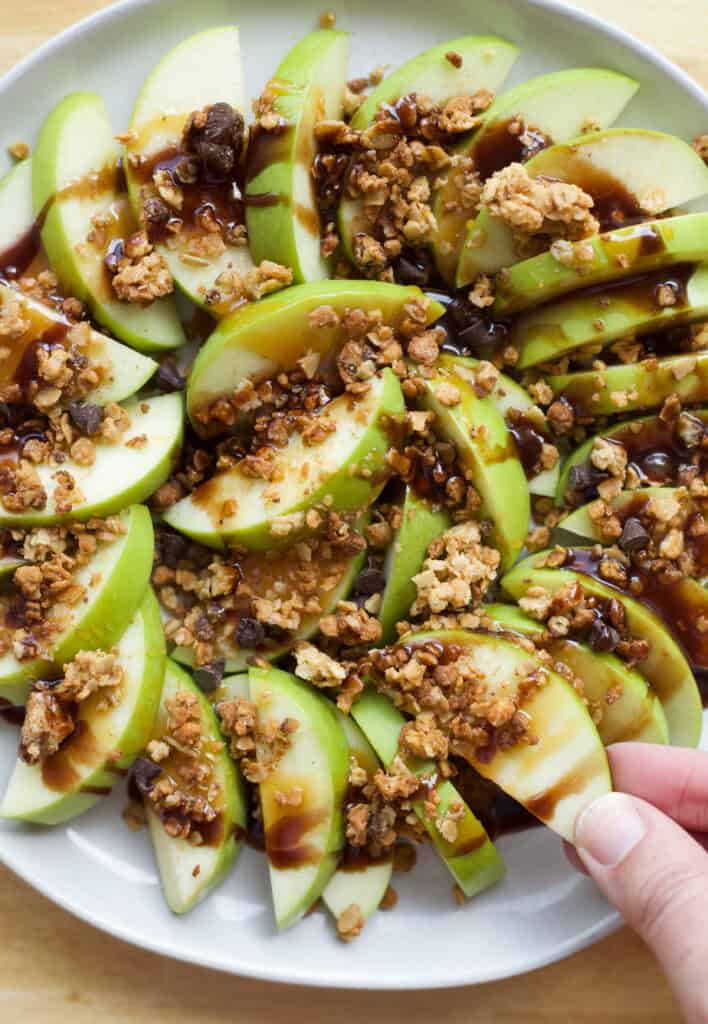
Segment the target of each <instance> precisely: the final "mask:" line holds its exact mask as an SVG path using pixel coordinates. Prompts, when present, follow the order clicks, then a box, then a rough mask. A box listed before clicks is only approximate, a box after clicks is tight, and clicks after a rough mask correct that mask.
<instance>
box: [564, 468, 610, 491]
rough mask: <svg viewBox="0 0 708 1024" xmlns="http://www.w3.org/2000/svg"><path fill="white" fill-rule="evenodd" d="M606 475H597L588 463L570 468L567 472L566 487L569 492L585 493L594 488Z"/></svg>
mask: <svg viewBox="0 0 708 1024" xmlns="http://www.w3.org/2000/svg"><path fill="white" fill-rule="evenodd" d="M606 475H607V474H606V473H598V472H597V470H595V469H594V468H593V467H592V466H591V465H590V463H589V462H581V463H580V464H579V465H577V466H571V467H570V470H569V472H568V486H569V488H570V489H571V491H587V490H589V489H590V488H592V487H595V486H596V485H597V484H598V483H599V482H600V480H602V479H603V477H605V476H606Z"/></svg>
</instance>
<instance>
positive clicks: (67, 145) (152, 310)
mask: <svg viewBox="0 0 708 1024" xmlns="http://www.w3.org/2000/svg"><path fill="white" fill-rule="evenodd" d="M120 154H121V150H120V146H119V145H118V143H117V142H116V140H115V138H114V137H113V129H112V128H111V123H110V120H109V117H108V113H107V111H106V108H105V105H104V103H103V100H102V99H101V98H100V96H96V95H95V94H94V93H89V92H79V93H72V94H71V95H70V96H66V97H65V98H64V99H63V100H61V102H60V103H59V104H58V105H57V106H56V107H55V108H54V110H53V111H52V112H51V113H50V114H49V116H48V117H47V119H46V121H45V122H44V124H43V126H42V130H41V132H40V134H39V139H38V141H37V146H36V148H35V151H34V158H33V160H32V198H33V204H34V212H35V216H37V217H44V224H43V226H42V243H43V244H44V248H45V249H46V252H47V256H48V257H49V262H50V263H51V265H52V269H53V271H54V273H55V274H56V275H57V277H58V278H59V281H60V283H61V284H62V286H63V287H64V288H65V289H66V291H67V292H68V293H69V294H70V295H75V296H76V297H77V298H79V299H81V300H83V301H85V302H87V303H88V305H89V307H90V309H91V314H92V316H93V317H94V319H95V320H97V321H98V323H100V324H102V325H103V326H104V327H105V328H107V329H108V330H109V331H111V333H113V334H115V335H116V337H118V338H120V339H121V340H122V341H125V342H126V343H127V344H129V345H132V346H133V347H134V348H137V349H140V350H143V351H145V352H155V351H160V350H162V349H171V348H176V347H177V346H178V345H181V344H183V342H184V341H185V335H184V331H183V329H182V325H181V323H180V320H179V317H178V316H177V309H176V306H175V304H174V302H173V300H172V298H171V297H165V298H161V299H157V300H156V301H155V302H153V303H151V304H150V305H149V306H144V305H141V304H137V303H129V302H121V301H120V300H119V299H118V297H117V296H116V294H115V292H114V291H113V287H112V285H111V279H110V274H109V273H108V270H107V268H106V265H105V263H104V256H105V255H106V251H107V247H108V245H109V244H110V243H111V242H112V241H114V240H117V239H125V238H128V237H130V235H132V234H133V233H134V232H135V231H136V230H137V223H136V221H135V219H134V217H133V214H132V212H131V210H130V207H129V204H128V198H127V196H126V195H124V194H123V193H122V192H121V190H120V173H119V167H118V161H119V159H120ZM99 219H100V222H101V225H102V226H101V227H100V228H97V226H96V222H97V220H99ZM104 221H105V225H104V223H103V222H104ZM92 239H93V241H92Z"/></svg>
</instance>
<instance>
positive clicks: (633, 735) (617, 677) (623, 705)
mask: <svg viewBox="0 0 708 1024" xmlns="http://www.w3.org/2000/svg"><path fill="white" fill-rule="evenodd" d="M483 611H484V614H485V615H488V616H489V617H490V618H491V619H493V620H494V621H495V622H497V623H498V624H499V626H500V627H501V628H502V629H504V630H510V631H511V632H512V633H520V634H521V635H522V636H530V637H532V638H533V636H534V635H536V634H538V633H543V631H544V627H543V626H542V625H541V623H540V622H536V620H535V619H532V618H530V617H529V616H528V615H525V614H524V613H523V612H522V611H521V609H520V608H517V606H516V605H513V604H491V605H485V606H484V608H483ZM547 650H548V652H549V654H550V655H551V657H552V658H553V659H554V661H556V662H559V661H560V662H563V664H565V665H567V666H568V667H569V668H570V669H571V670H572V671H573V672H574V673H575V675H576V676H578V677H579V678H580V679H582V681H583V690H584V696H585V697H586V699H587V700H589V701H590V702H591V703H592V704H593V705H599V706H600V707H601V709H602V718H601V719H600V721H599V722H598V723H597V731H598V732H599V734H600V739H601V740H602V742H603V743H604V745H605V746H606V747H608V746H609V745H610V744H611V743H623V742H629V741H634V742H640V743H668V742H669V727H668V725H667V723H666V716H665V714H664V709H663V708H662V706H661V701H660V700H659V698H658V697H657V696H656V694H655V693H654V691H653V690H652V689H651V687H650V686H649V684H648V683H647V681H646V679H645V678H644V677H643V676H642V675H641V673H640V672H637V671H636V670H635V669H630V668H627V666H626V665H625V664H624V663H623V662H622V661H621V660H620V658H618V657H617V656H616V655H615V654H601V653H599V652H597V651H593V649H592V648H591V647H589V646H588V645H587V644H581V643H578V642H577V641H575V640H568V639H565V638H563V637H561V638H559V639H558V640H556V641H555V642H554V643H553V644H551V645H550V647H548V648H547ZM609 692H612V693H613V694H615V695H616V694H619V698H618V699H614V700H612V701H611V702H609V703H608V701H607V694H608V693H609Z"/></svg>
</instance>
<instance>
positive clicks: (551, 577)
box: [502, 551, 703, 747]
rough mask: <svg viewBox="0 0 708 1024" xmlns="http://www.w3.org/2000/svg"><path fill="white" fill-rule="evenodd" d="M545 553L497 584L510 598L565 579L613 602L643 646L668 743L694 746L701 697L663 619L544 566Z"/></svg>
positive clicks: (590, 581) (553, 588)
mask: <svg viewBox="0 0 708 1024" xmlns="http://www.w3.org/2000/svg"><path fill="white" fill-rule="evenodd" d="M548 554H549V552H547V551H545V552H540V553H539V554H534V555H530V556H529V557H528V558H525V559H524V560H523V561H522V562H520V563H519V564H518V565H517V566H515V567H514V569H512V571H511V572H510V573H507V575H506V576H505V577H504V578H503V579H502V587H503V588H504V590H505V591H506V592H507V593H508V594H510V595H511V596H512V597H513V598H515V599H516V600H518V599H519V598H520V597H523V596H524V595H525V594H526V593H527V592H528V590H529V588H530V587H534V586H540V587H543V588H544V589H545V590H547V591H548V592H549V593H551V594H555V593H556V592H557V591H558V590H560V588H561V587H562V586H564V585H565V584H566V583H579V584H580V586H581V587H582V589H583V590H584V591H585V592H586V593H588V594H593V595H596V596H597V597H601V598H607V599H609V600H617V601H619V602H620V603H621V604H622V606H623V608H624V611H625V616H626V622H627V629H628V631H629V633H630V634H631V635H632V636H633V637H636V638H637V639H640V640H646V641H647V643H648V645H649V652H648V654H647V657H646V658H645V659H644V661H642V663H641V672H642V675H643V676H644V677H645V679H646V680H647V682H648V683H649V685H650V686H651V687H652V689H653V690H654V692H655V693H656V695H657V697H658V698H659V700H660V701H661V703H662V706H663V708H664V714H665V715H666V721H667V724H668V727H669V736H670V740H671V743H672V744H674V745H676V746H681V747H695V746H697V745H698V741H699V739H700V736H701V728H702V722H703V711H702V707H701V697H700V693H699V692H698V687H697V686H696V680H695V679H694V677H693V673H692V672H691V669H690V666H689V664H688V662H687V661H686V658H685V657H684V654H683V652H682V651H681V648H680V647H679V646H678V644H677V643H676V641H675V640H674V638H673V636H672V635H671V632H670V629H669V628H668V627H667V625H666V624H664V623H662V622H661V620H660V619H659V618H658V617H657V616H656V615H654V614H653V612H651V611H649V609H647V608H646V607H645V606H644V605H643V604H641V603H640V602H639V601H637V600H635V599H634V598H632V597H629V596H628V595H627V594H625V593H624V592H623V591H621V590H616V589H615V588H614V587H610V586H608V585H607V584H606V583H604V582H602V581H600V580H598V579H596V578H595V577H594V576H589V575H586V574H585V573H583V572H582V571H580V570H575V569H562V568H561V569H549V568H545V567H543V561H544V559H545V558H547V557H548Z"/></svg>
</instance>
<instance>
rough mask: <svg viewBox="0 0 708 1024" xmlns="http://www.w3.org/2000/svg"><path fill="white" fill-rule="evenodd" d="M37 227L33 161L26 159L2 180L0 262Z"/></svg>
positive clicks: (0, 187) (0, 192)
mask: <svg viewBox="0 0 708 1024" xmlns="http://www.w3.org/2000/svg"><path fill="white" fill-rule="evenodd" d="M33 226H34V207H33V206H32V160H31V159H27V160H23V161H22V162H21V163H19V164H16V165H15V166H14V167H12V168H11V169H10V170H9V171H8V172H7V174H6V175H4V177H3V178H2V179H0V262H1V263H2V264H4V263H5V259H4V257H5V254H6V253H8V252H12V250H13V248H14V247H15V246H16V245H17V244H18V243H19V242H20V241H21V239H23V238H24V237H25V236H26V235H28V234H29V232H31V231H32V228H33Z"/></svg>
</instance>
